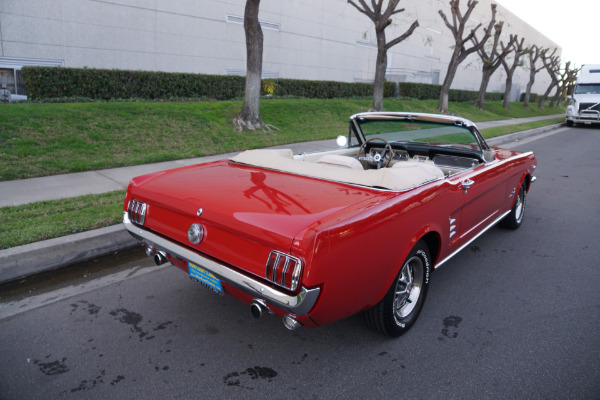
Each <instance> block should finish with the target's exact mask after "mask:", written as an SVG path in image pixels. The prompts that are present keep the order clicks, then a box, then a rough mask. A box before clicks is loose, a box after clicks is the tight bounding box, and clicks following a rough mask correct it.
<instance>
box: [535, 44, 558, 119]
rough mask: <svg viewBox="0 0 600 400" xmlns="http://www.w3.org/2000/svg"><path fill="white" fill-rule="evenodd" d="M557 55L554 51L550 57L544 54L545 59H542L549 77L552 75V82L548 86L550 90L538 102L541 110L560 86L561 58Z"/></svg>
mask: <svg viewBox="0 0 600 400" xmlns="http://www.w3.org/2000/svg"><path fill="white" fill-rule="evenodd" d="M555 53H556V49H554V51H553V52H552V54H550V55H548V54H547V52H546V53H544V54H543V57H542V62H543V63H544V68H545V69H546V71H547V72H548V75H550V80H551V81H550V85H549V86H548V89H546V92H545V93H544V94H543V95H542V97H540V99H539V100H538V107H539V108H543V107H544V103H545V102H546V100H547V99H548V96H549V95H550V92H551V91H552V89H554V87H555V86H558V72H559V69H560V57H559V56H555V55H554V54H555Z"/></svg>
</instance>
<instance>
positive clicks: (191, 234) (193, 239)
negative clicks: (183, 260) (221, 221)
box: [188, 224, 204, 244]
mask: <svg viewBox="0 0 600 400" xmlns="http://www.w3.org/2000/svg"><path fill="white" fill-rule="evenodd" d="M188 239H189V241H190V243H192V244H198V243H200V242H201V241H202V239H204V227H203V226H202V225H200V224H192V225H190V228H189V229H188Z"/></svg>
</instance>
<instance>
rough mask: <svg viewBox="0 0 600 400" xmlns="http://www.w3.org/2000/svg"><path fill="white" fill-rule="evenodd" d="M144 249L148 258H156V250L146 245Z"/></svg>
mask: <svg viewBox="0 0 600 400" xmlns="http://www.w3.org/2000/svg"><path fill="white" fill-rule="evenodd" d="M144 248H145V249H144V250H145V251H146V255H147V256H148V257H154V255H155V254H156V251H154V249H153V248H152V247H150V246H146V245H144Z"/></svg>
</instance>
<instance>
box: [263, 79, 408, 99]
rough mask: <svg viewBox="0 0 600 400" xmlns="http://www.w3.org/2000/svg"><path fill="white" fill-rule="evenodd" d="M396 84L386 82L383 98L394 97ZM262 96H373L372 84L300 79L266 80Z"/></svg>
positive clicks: (328, 97)
mask: <svg viewBox="0 0 600 400" xmlns="http://www.w3.org/2000/svg"><path fill="white" fill-rule="evenodd" d="M395 86H396V84H395V83H394V82H385V83H384V87H383V96H384V97H392V96H393V95H394V91H395ZM262 87H263V90H262V92H263V93H262V94H263V95H266V94H270V95H273V96H277V97H287V96H293V97H306V98H314V99H333V98H350V97H370V96H372V95H373V84H372V83H350V82H336V81H307V80H298V79H265V80H263V86H262Z"/></svg>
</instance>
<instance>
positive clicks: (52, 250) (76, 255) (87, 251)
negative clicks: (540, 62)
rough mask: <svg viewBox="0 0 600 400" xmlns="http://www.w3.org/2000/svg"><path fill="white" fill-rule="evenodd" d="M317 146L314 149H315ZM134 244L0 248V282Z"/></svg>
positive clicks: (119, 232) (100, 233) (85, 235)
mask: <svg viewBox="0 0 600 400" xmlns="http://www.w3.org/2000/svg"><path fill="white" fill-rule="evenodd" d="M564 125H565V124H564V123H560V124H554V125H548V126H544V127H541V128H536V129H530V130H527V131H523V132H516V133H511V134H508V135H504V136H499V137H496V138H493V139H490V140H487V143H488V144H489V145H490V146H500V145H502V144H506V143H510V142H514V141H519V140H522V139H525V138H528V137H532V136H535V135H539V134H542V133H545V132H549V131H551V130H553V129H557V128H560V127H562V126H564ZM319 144H320V143H319ZM318 147H319V146H317V148H316V149H315V150H318ZM137 245H138V241H137V240H135V239H134V238H133V237H132V236H131V235H130V234H129V233H128V232H127V231H126V230H125V227H124V226H123V225H121V224H119V225H113V226H109V227H106V228H101V229H95V230H92V231H88V232H82V233H76V234H74V235H68V236H63V237H59V238H55V239H49V240H44V241H41V242H36V243H31V244H27V245H24V246H17V247H12V248H10V249H5V250H0V284H2V283H6V282H9V281H13V280H16V279H20V278H25V277H27V276H31V275H35V274H39V273H42V272H46V271H51V270H53V269H57V268H60V267H63V266H67V265H70V264H74V263H77V262H81V261H86V260H90V259H93V258H95V257H101V256H106V255H109V254H111V253H114V252H117V251H121V250H126V249H129V248H132V247H135V246H137Z"/></svg>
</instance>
